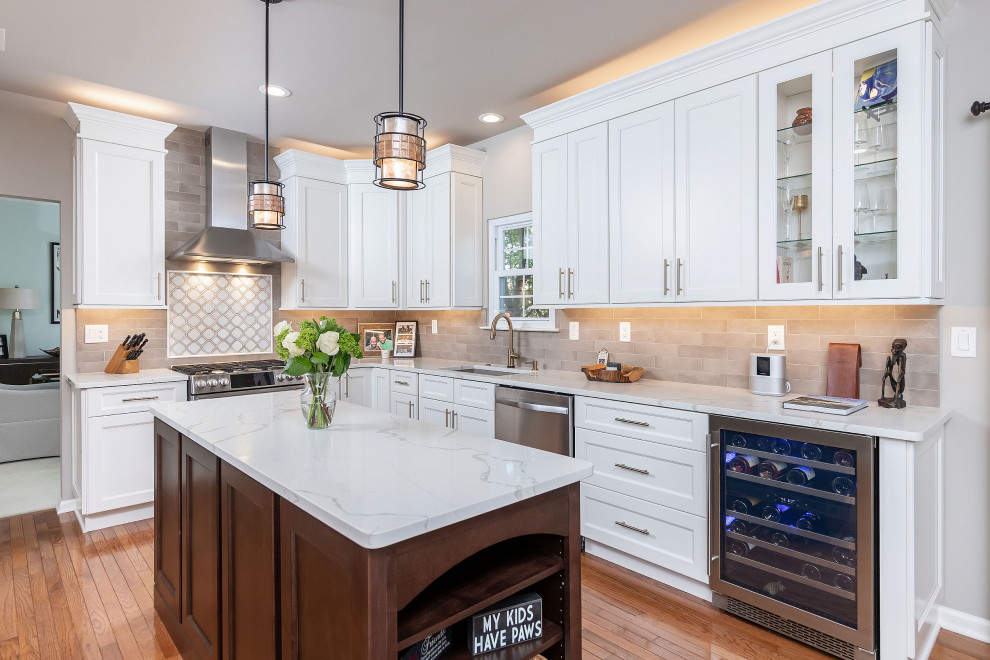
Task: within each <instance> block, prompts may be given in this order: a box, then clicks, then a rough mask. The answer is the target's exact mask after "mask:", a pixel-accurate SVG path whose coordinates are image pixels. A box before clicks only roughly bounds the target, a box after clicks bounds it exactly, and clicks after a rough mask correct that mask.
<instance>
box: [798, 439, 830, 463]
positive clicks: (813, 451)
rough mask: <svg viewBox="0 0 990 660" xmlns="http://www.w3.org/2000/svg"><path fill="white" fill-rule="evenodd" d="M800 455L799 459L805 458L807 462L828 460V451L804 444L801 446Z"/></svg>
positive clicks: (808, 443)
mask: <svg viewBox="0 0 990 660" xmlns="http://www.w3.org/2000/svg"><path fill="white" fill-rule="evenodd" d="M800 454H801V458H805V459H807V460H809V461H826V460H828V454H829V451H828V449H826V448H823V447H822V446H821V445H816V444H812V443H810V442H806V443H804V444H803V445H801V450H800Z"/></svg>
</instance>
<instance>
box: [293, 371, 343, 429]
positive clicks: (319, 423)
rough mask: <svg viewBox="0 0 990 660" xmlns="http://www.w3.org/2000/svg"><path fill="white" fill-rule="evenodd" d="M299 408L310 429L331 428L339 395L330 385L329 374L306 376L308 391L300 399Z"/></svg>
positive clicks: (310, 374) (304, 391)
mask: <svg viewBox="0 0 990 660" xmlns="http://www.w3.org/2000/svg"><path fill="white" fill-rule="evenodd" d="M299 406H300V408H301V409H302V414H303V417H304V418H305V419H306V426H307V427H308V428H310V429H325V428H329V427H330V422H331V421H333V411H334V408H336V407H337V393H336V392H334V390H333V387H331V385H330V374H329V373H327V372H324V373H309V374H306V389H304V390H303V391H302V394H301V395H300V397H299Z"/></svg>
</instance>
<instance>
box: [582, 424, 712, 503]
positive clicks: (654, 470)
mask: <svg viewBox="0 0 990 660" xmlns="http://www.w3.org/2000/svg"><path fill="white" fill-rule="evenodd" d="M574 440H575V441H574V456H575V457H576V458H583V459H584V460H586V461H591V462H592V463H594V464H595V474H594V475H592V476H591V477H590V478H588V479H586V480H585V483H590V484H593V485H595V486H601V487H602V488H607V489H609V490H613V491H615V492H618V493H622V494H624V495H631V496H633V497H638V498H639V499H642V500H646V501H648V502H652V503H653V504H661V505H663V506H667V507H670V508H672V509H677V510H678V511H683V512H685V513H691V514H694V515H696V516H705V515H707V513H708V469H707V467H708V465H707V464H708V461H707V459H706V454H705V453H704V452H697V451H690V450H688V449H681V448H680V447H670V446H667V445H662V444H659V443H656V442H647V441H646V440H637V439H635V438H624V437H622V436H619V435H611V434H609V433H601V432H599V431H589V430H587V429H578V430H577V432H576V433H575V436H574Z"/></svg>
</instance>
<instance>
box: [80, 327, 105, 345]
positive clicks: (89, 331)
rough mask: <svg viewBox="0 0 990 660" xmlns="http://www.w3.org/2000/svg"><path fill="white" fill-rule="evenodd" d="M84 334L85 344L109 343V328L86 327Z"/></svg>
mask: <svg viewBox="0 0 990 660" xmlns="http://www.w3.org/2000/svg"><path fill="white" fill-rule="evenodd" d="M85 334H86V343H87V344H105V343H107V342H108V341H110V326H106V325H87V326H86V331H85Z"/></svg>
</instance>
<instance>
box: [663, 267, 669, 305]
mask: <svg viewBox="0 0 990 660" xmlns="http://www.w3.org/2000/svg"><path fill="white" fill-rule="evenodd" d="M669 274H670V260H669V259H664V260H663V295H665V296H666V295H667V294H668V293H670V286H669V285H668V284H667V276H668V275H669Z"/></svg>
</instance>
